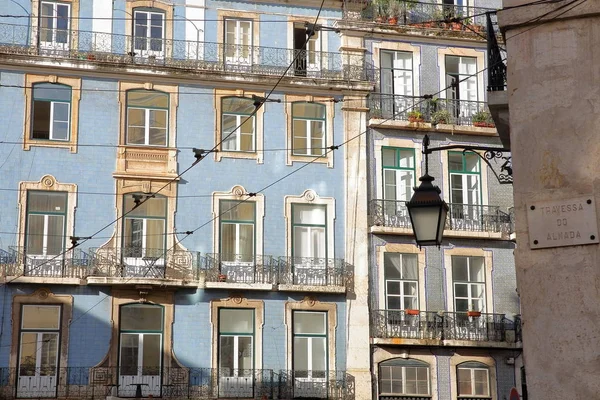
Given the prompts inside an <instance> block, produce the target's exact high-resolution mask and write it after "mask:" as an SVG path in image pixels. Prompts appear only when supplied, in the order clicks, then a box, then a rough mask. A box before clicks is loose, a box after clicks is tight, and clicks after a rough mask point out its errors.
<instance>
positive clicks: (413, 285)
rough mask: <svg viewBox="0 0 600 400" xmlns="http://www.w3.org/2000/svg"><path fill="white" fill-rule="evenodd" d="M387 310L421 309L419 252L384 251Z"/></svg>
mask: <svg viewBox="0 0 600 400" xmlns="http://www.w3.org/2000/svg"><path fill="white" fill-rule="evenodd" d="M383 268H384V277H385V295H386V309H387V310H407V309H412V310H418V309H419V268H418V265H417V254H403V253H384V255H383Z"/></svg>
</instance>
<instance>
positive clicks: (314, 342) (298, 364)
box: [292, 311, 328, 398]
mask: <svg viewBox="0 0 600 400" xmlns="http://www.w3.org/2000/svg"><path fill="white" fill-rule="evenodd" d="M292 320H293V321H292V325H293V332H292V333H293V340H294V341H293V346H294V347H293V349H292V359H293V365H294V397H296V398H299V397H313V398H326V397H327V375H328V368H327V312H325V311H323V312H313V311H310V312H309V311H294V313H293V315H292Z"/></svg>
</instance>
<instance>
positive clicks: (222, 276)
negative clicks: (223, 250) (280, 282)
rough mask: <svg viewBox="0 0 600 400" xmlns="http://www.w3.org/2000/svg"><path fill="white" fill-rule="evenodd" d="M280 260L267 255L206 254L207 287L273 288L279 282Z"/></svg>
mask: <svg viewBox="0 0 600 400" xmlns="http://www.w3.org/2000/svg"><path fill="white" fill-rule="evenodd" d="M278 264H279V263H278V260H277V258H274V257H273V256H267V255H245V254H219V253H209V254H205V255H204V269H205V271H206V276H205V282H206V287H207V288H211V287H214V288H247V289H259V290H260V289H263V290H272V289H273V285H275V284H276V283H277V271H278Z"/></svg>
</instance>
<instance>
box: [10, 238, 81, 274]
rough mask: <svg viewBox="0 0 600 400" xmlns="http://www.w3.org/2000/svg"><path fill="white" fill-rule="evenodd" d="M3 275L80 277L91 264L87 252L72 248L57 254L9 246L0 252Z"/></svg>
mask: <svg viewBox="0 0 600 400" xmlns="http://www.w3.org/2000/svg"><path fill="white" fill-rule="evenodd" d="M0 264H1V265H2V266H3V271H2V274H3V275H4V276H30V277H45V278H81V277H82V276H84V275H85V271H86V270H88V268H89V266H90V264H91V257H90V255H89V254H88V253H86V252H84V251H82V250H80V249H73V250H69V251H67V252H65V253H64V254H62V255H61V254H59V255H43V254H32V253H31V252H29V251H27V249H26V248H24V247H17V246H14V247H13V246H11V247H9V249H8V251H3V252H2V253H1V254H0Z"/></svg>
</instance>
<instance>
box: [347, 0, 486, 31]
mask: <svg viewBox="0 0 600 400" xmlns="http://www.w3.org/2000/svg"><path fill="white" fill-rule="evenodd" d="M382 3H383V2H375V1H373V0H344V15H343V19H344V20H345V21H355V22H358V21H360V22H373V23H377V24H380V25H381V26H388V27H392V26H397V25H400V26H412V27H416V28H427V29H443V30H450V31H464V32H470V33H473V34H480V35H485V34H486V30H485V26H486V16H485V13H487V12H491V13H494V12H495V11H496V9H493V8H485V7H471V6H462V5H453V4H440V3H439V2H433V1H429V2H420V1H410V0H391V1H389V2H385V3H384V4H382ZM471 16H472V17H471ZM469 17H471V18H469ZM453 18H461V19H462V24H461V23H458V22H452V19H453Z"/></svg>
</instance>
